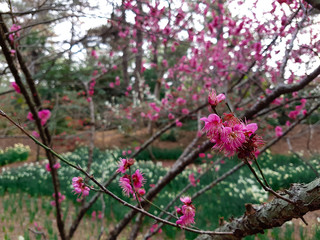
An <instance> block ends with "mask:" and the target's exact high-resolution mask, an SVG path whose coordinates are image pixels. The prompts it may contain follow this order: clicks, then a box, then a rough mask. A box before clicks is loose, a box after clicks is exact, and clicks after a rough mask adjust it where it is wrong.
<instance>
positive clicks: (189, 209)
mask: <svg viewBox="0 0 320 240" xmlns="http://www.w3.org/2000/svg"><path fill="white" fill-rule="evenodd" d="M180 201H181V202H182V203H183V205H182V207H181V208H177V210H176V211H177V213H178V214H179V215H182V216H181V217H180V218H179V219H178V220H177V221H176V224H178V225H181V226H188V225H190V224H194V217H195V212H196V211H195V207H194V206H193V205H192V201H191V198H190V197H181V198H180Z"/></svg>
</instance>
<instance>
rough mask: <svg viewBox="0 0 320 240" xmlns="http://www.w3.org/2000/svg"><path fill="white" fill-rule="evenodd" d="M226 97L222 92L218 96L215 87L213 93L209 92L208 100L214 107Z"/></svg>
mask: <svg viewBox="0 0 320 240" xmlns="http://www.w3.org/2000/svg"><path fill="white" fill-rule="evenodd" d="M225 98H226V96H225V95H224V94H222V93H220V94H219V95H218V96H217V93H216V91H215V90H214V89H212V91H211V93H210V94H209V96H208V101H209V104H210V105H211V106H212V107H216V106H217V105H218V104H219V103H220V102H222V101H223V100H224V99H225Z"/></svg>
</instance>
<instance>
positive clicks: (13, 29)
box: [9, 24, 21, 43]
mask: <svg viewBox="0 0 320 240" xmlns="http://www.w3.org/2000/svg"><path fill="white" fill-rule="evenodd" d="M20 29H21V26H20V25H17V24H12V26H11V28H10V32H14V33H11V34H9V39H10V41H11V42H12V43H13V42H14V40H15V38H18V37H20V33H19V30H20Z"/></svg>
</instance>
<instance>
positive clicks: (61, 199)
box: [50, 192, 66, 206]
mask: <svg viewBox="0 0 320 240" xmlns="http://www.w3.org/2000/svg"><path fill="white" fill-rule="evenodd" d="M55 196H56V194H55V193H53V194H52V197H53V198H55ZM65 199H66V196H65V195H62V194H61V193H60V192H59V193H58V202H59V203H61V202H62V201H64V200H65ZM50 204H51V206H56V202H55V201H51V202H50Z"/></svg>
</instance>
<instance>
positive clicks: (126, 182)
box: [119, 174, 133, 197]
mask: <svg viewBox="0 0 320 240" xmlns="http://www.w3.org/2000/svg"><path fill="white" fill-rule="evenodd" d="M119 185H120V187H121V188H122V191H123V193H124V195H126V196H127V197H129V196H130V194H133V190H132V187H131V184H130V178H129V175H127V174H126V175H124V176H123V177H120V180H119Z"/></svg>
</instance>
